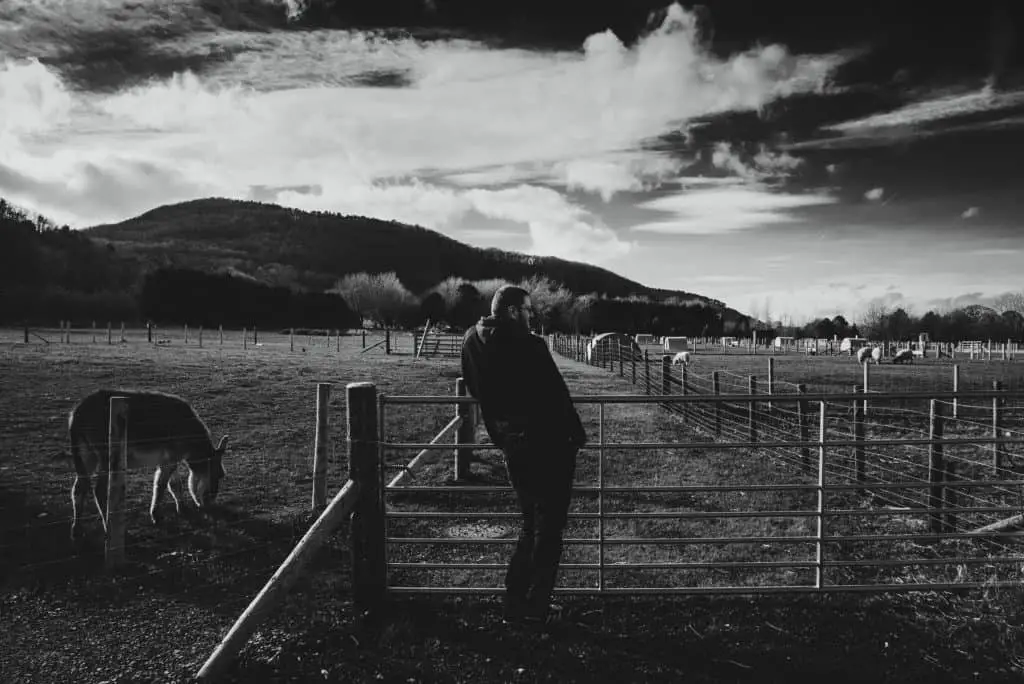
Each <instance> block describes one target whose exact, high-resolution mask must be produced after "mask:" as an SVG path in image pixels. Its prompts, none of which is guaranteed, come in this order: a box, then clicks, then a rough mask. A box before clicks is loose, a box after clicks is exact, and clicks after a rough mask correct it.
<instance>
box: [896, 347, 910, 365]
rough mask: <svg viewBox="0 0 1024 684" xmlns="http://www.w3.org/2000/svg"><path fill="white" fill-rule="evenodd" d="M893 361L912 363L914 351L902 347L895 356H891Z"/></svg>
mask: <svg viewBox="0 0 1024 684" xmlns="http://www.w3.org/2000/svg"><path fill="white" fill-rule="evenodd" d="M892 362H893V363H904V362H907V363H914V352H912V351H911V350H909V349H903V350H902V351H900V352H898V353H897V354H896V356H894V357H892Z"/></svg>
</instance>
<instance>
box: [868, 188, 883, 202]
mask: <svg viewBox="0 0 1024 684" xmlns="http://www.w3.org/2000/svg"><path fill="white" fill-rule="evenodd" d="M884 196H885V188H871V189H870V190H868V191H867V192H865V193H864V199H866V200H867V201H869V202H880V201H881V200H882V198H883V197H884Z"/></svg>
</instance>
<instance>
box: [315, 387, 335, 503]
mask: <svg viewBox="0 0 1024 684" xmlns="http://www.w3.org/2000/svg"><path fill="white" fill-rule="evenodd" d="M330 400H331V384H330V383H329V382H318V383H317V385H316V438H315V442H314V446H313V510H314V511H317V512H319V511H320V509H321V508H323V507H324V506H325V505H327V459H328V458H329V453H330V452H329V450H328V449H329V446H330V441H331V423H330V418H329V415H330V409H329V406H328V405H329V402H330Z"/></svg>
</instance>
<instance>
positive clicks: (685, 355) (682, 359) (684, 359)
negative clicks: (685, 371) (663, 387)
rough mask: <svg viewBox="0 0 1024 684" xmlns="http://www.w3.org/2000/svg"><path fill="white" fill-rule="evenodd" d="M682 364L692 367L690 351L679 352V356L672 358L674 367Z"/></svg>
mask: <svg viewBox="0 0 1024 684" xmlns="http://www.w3.org/2000/svg"><path fill="white" fill-rule="evenodd" d="M680 364H681V365H683V366H689V365H690V352H688V351H684V352H679V353H678V354H676V355H675V356H673V357H672V365H673V366H678V365H680Z"/></svg>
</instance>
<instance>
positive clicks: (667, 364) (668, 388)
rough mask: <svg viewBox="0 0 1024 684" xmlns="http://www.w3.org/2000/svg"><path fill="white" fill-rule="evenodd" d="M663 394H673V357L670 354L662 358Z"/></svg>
mask: <svg viewBox="0 0 1024 684" xmlns="http://www.w3.org/2000/svg"><path fill="white" fill-rule="evenodd" d="M661 393H662V394H672V357H671V356H669V355H668V354H665V355H663V356H662V357H661Z"/></svg>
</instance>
